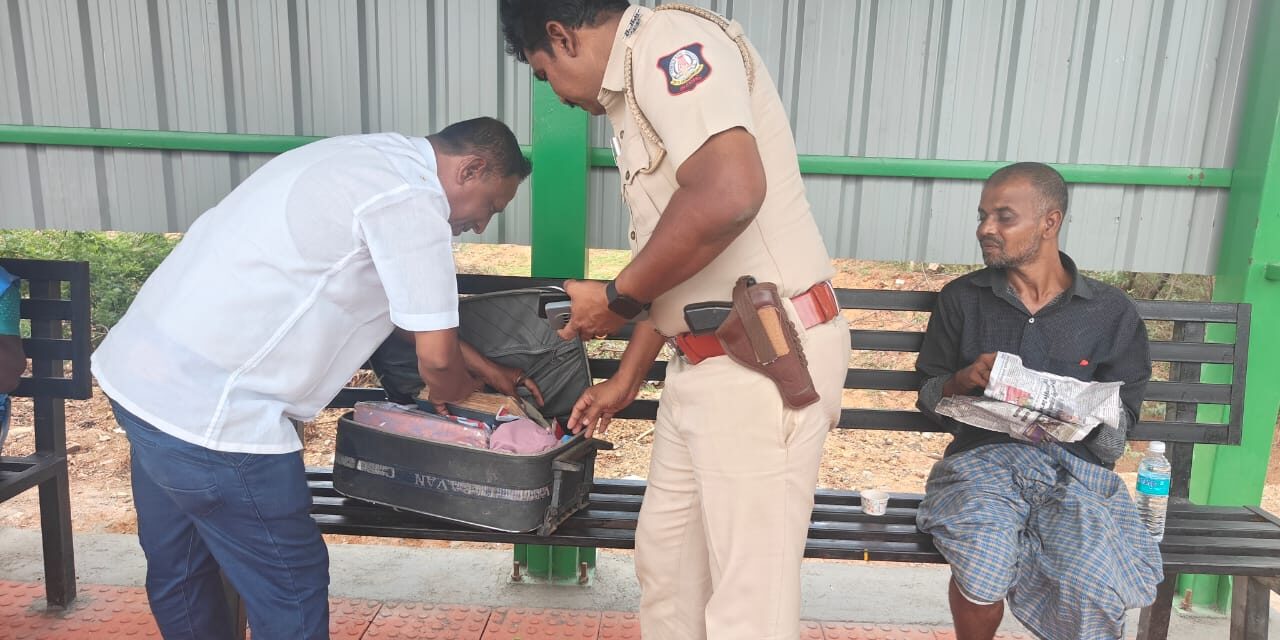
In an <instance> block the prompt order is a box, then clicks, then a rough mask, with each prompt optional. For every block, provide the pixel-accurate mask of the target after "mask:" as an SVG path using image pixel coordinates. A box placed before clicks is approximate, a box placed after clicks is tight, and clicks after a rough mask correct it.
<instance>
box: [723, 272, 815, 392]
mask: <svg viewBox="0 0 1280 640" xmlns="http://www.w3.org/2000/svg"><path fill="white" fill-rule="evenodd" d="M716 337H717V338H719V340H720V344H721V345H722V346H724V352H725V354H727V355H728V356H729V357H730V358H732V359H733V361H734V362H737V363H738V364H740V365H742V366H744V367H747V368H748V369H751V370H753V371H759V372H760V373H762V374H764V375H765V376H766V377H768V378H769V379H770V380H772V381H773V383H774V384H775V385H777V387H778V392H779V393H781V394H782V403H783V404H785V405H786V406H788V407H790V408H792V409H799V408H801V407H807V406H809V405H811V404H813V403H815V402H817V401H818V390H817V389H815V388H814V387H813V379H812V378H811V377H810V376H809V364H808V361H807V360H805V357H804V349H803V348H802V347H801V345H800V337H799V335H797V334H796V328H795V325H793V324H792V323H791V319H790V318H788V317H787V312H786V309H784V308H783V306H782V298H781V297H779V296H778V287H777V286H776V285H774V284H773V283H771V282H761V283H757V282H756V281H755V278H752V277H751V276H742V277H741V278H738V282H737V283H736V284H735V285H734V287H733V310H732V311H730V312H729V316H728V317H727V318H725V321H724V323H723V324H721V325H720V328H719V329H716Z"/></svg>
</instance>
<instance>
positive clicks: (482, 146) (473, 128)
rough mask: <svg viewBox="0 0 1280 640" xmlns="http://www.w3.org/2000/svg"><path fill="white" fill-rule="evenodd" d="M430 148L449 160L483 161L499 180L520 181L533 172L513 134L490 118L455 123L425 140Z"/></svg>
mask: <svg viewBox="0 0 1280 640" xmlns="http://www.w3.org/2000/svg"><path fill="white" fill-rule="evenodd" d="M427 137H428V138H429V139H430V140H431V144H432V145H433V146H435V147H437V148H439V149H440V150H441V151H442V152H444V153H447V154H449V155H451V156H466V155H474V156H480V157H481V158H484V159H485V162H487V163H488V165H489V167H490V169H492V170H496V171H498V175H499V176H501V177H504V178H505V177H507V176H519V178H520V179H521V180H523V179H525V178H527V177H529V174H530V173H531V172H533V165H532V164H530V163H529V161H528V160H527V159H525V157H524V154H523V153H521V152H520V143H518V142H516V134H514V133H512V132H511V129H509V128H508V127H507V125H505V124H503V123H502V122H501V121H499V120H495V119H493V118H488V117H481V118H472V119H470V120H463V121H462V122H455V123H453V124H451V125H449V126H447V127H445V128H444V129H442V130H440V132H439V133H434V134H432V135H430V136H427Z"/></svg>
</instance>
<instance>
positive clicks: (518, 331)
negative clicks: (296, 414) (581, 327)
mask: <svg viewBox="0 0 1280 640" xmlns="http://www.w3.org/2000/svg"><path fill="white" fill-rule="evenodd" d="M548 291H550V290H549V289H541V288H530V289H513V290H510V291H495V292H491V293H481V294H476V295H471V296H465V297H462V298H461V299H460V300H459V301H458V316H459V324H458V336H459V337H460V338H461V339H462V340H464V341H466V342H467V343H468V344H470V345H471V346H472V347H474V348H475V349H476V350H477V351H479V352H480V353H482V354H484V356H485V357H487V358H489V359H490V360H493V361H494V362H497V363H498V364H501V365H504V366H508V367H514V368H516V369H520V370H522V371H524V372H525V375H527V376H529V377H530V378H532V379H533V381H534V382H535V383H537V385H538V388H539V389H541V390H542V397H543V400H545V404H544V405H543V406H542V407H540V410H541V412H542V415H544V416H546V417H548V418H554V417H560V418H565V417H567V416H568V415H569V414H570V413H572V411H573V404H574V403H575V402H577V400H578V397H579V396H581V395H582V392H583V391H585V390H586V389H587V387H589V386H591V372H590V370H589V369H588V365H587V351H586V348H585V347H584V346H583V344H582V341H581V340H579V339H577V338H574V339H573V340H568V341H566V340H562V339H560V336H558V335H556V332H555V331H553V330H552V329H551V327H550V325H548V324H547V321H546V319H544V318H539V317H538V298H539V297H540V296H541V295H542V294H544V293H547V292H548ZM369 363H370V366H372V368H373V370H374V373H376V374H377V375H378V379H379V381H380V382H381V384H382V386H383V389H385V390H386V392H387V397H388V398H389V399H391V400H392V401H394V402H401V403H412V402H413V399H414V397H416V396H417V394H418V392H419V391H421V390H422V388H423V383H422V378H421V377H420V376H419V375H418V361H417V356H416V354H415V353H414V350H413V345H411V344H408V343H406V342H403V341H401V340H398V339H395V337H394V336H393V337H392V338H389V339H388V340H387V341H386V342H384V343H383V344H382V346H380V347H378V350H377V351H376V352H374V354H373V356H371V357H370V359H369ZM517 392H518V393H520V395H521V396H522V397H523V398H524V399H525V400H528V401H532V400H533V398H532V397H531V395H530V394H529V392H528V390H526V389H524V388H523V387H520V388H518V389H517Z"/></svg>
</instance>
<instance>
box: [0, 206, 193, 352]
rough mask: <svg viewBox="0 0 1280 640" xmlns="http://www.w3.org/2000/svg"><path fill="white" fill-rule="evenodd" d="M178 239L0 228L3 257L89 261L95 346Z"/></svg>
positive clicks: (152, 235)
mask: <svg viewBox="0 0 1280 640" xmlns="http://www.w3.org/2000/svg"><path fill="white" fill-rule="evenodd" d="M179 238H180V236H179V235H177V234H168V235H166V234H158V233H124V232H118V231H105V232H103V231H56V230H39V231H29V230H0V256H4V257H9V258H33V259H40V260H85V261H88V262H89V273H90V285H89V288H90V293H91V295H90V307H91V310H90V318H91V322H92V323H93V344H94V346H97V344H98V342H99V341H100V340H102V337H103V336H105V335H106V333H107V329H110V328H111V327H112V326H113V325H115V323H116V322H117V321H118V320H120V317H121V316H123V315H124V312H125V310H126V309H128V308H129V303H131V302H133V297H134V296H135V295H137V293H138V289H139V288H141V287H142V283H143V282H145V281H146V280H147V277H148V276H150V275H151V272H152V271H155V268H156V267H157V266H159V265H160V262H161V261H163V260H164V259H165V257H166V256H168V255H169V252H170V251H172V250H173V247H174V246H175V245H176V244H178V240H179Z"/></svg>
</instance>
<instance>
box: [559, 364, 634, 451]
mask: <svg viewBox="0 0 1280 640" xmlns="http://www.w3.org/2000/svg"><path fill="white" fill-rule="evenodd" d="M638 392H639V389H635V388H633V387H631V386H629V385H627V384H625V383H623V382H622V381H621V380H620V379H619V378H609V379H608V380H605V381H604V382H601V383H599V384H596V385H593V386H591V387H589V388H588V389H587V390H586V391H583V392H582V396H581V397H579V398H578V401H577V402H575V403H574V404H573V413H572V414H570V415H569V424H568V428H569V431H572V432H573V433H578V432H579V431H583V430H584V429H585V430H586V435H587V437H588V438H590V437H592V436H594V435H595V434H603V433H604V432H605V430H606V429H608V428H609V423H610V422H611V421H613V416H614V414H616V413H618V412H619V411H622V410H623V409H625V408H626V407H627V405H629V404H631V402H632V401H633V400H635V399H636V394H637V393H638Z"/></svg>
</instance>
